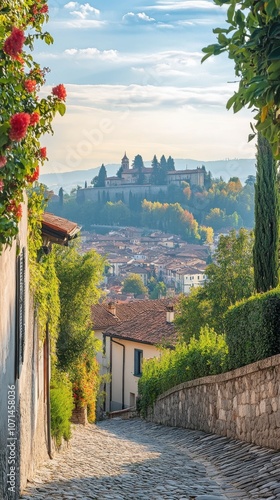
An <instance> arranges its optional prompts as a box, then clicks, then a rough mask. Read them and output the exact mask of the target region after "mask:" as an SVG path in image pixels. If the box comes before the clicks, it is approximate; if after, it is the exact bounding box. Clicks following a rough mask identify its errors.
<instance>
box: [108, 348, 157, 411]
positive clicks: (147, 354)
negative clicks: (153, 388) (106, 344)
mask: <svg viewBox="0 0 280 500" xmlns="http://www.w3.org/2000/svg"><path fill="white" fill-rule="evenodd" d="M113 340H115V341H116V342H119V343H120V344H122V345H123V346H124V350H125V371H124V407H125V408H128V407H129V406H130V404H131V394H135V398H136V397H137V396H138V381H139V377H138V376H135V375H134V350H135V349H139V350H142V351H143V359H149V358H154V357H159V356H160V351H159V350H158V349H157V348H156V347H155V346H153V345H149V344H142V343H140V342H132V341H130V340H123V339H113ZM111 345H112V388H111V391H112V392H111V408H110V410H111V411H114V410H120V409H122V383H123V376H122V373H123V348H122V347H121V346H119V345H118V344H115V343H114V342H112V344H111Z"/></svg>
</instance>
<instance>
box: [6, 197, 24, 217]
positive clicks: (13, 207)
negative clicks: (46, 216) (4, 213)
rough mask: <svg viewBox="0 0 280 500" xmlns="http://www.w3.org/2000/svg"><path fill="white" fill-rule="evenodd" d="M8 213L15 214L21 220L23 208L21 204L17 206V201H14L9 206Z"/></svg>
mask: <svg viewBox="0 0 280 500" xmlns="http://www.w3.org/2000/svg"><path fill="white" fill-rule="evenodd" d="M7 210H8V212H13V214H14V215H15V216H16V217H17V218H18V219H20V218H21V217H22V206H21V204H19V205H17V203H16V201H15V200H12V201H11V202H10V204H9V205H8V206H7Z"/></svg>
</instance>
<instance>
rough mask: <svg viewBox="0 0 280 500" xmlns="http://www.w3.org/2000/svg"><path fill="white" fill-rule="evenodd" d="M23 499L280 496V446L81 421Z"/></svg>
mask: <svg viewBox="0 0 280 500" xmlns="http://www.w3.org/2000/svg"><path fill="white" fill-rule="evenodd" d="M21 499H24V500H31V499H33V500H62V499H65V500H70V499H72V500H76V499H77V500H78V499H81V500H103V499H104V500H163V499H169V500H170V499H173V500H225V499H231V500H239V499H248V500H249V499H266V500H274V499H280V452H275V451H272V450H268V449H263V448H260V447H258V446H253V445H249V444H247V443H242V442H240V441H233V440H229V439H227V438H224V437H220V436H215V435H209V434H205V433H203V432H199V431H191V430H188V429H178V428H174V427H164V426H160V425H155V424H152V423H148V422H145V421H143V420H141V419H131V420H121V419H119V418H118V419H113V420H105V421H103V422H99V423H98V424H97V425H88V426H86V427H83V426H75V428H74V432H73V438H72V440H71V445H70V446H69V447H68V448H67V449H66V450H64V451H63V452H62V453H61V454H58V455H56V457H55V458H54V459H53V460H52V461H49V462H47V463H46V464H45V465H44V466H43V467H42V468H40V470H39V471H38V472H37V475H36V477H35V478H34V480H33V481H32V482H30V483H28V487H27V488H26V490H25V492H24V494H23V495H22V496H21Z"/></svg>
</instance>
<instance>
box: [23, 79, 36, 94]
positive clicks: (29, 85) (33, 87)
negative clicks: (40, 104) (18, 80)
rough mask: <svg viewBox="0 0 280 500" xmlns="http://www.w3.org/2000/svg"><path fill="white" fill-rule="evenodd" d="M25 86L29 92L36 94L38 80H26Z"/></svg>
mask: <svg viewBox="0 0 280 500" xmlns="http://www.w3.org/2000/svg"><path fill="white" fill-rule="evenodd" d="M23 85H24V88H25V90H27V92H34V90H36V85H37V82H36V80H25V82H24V84H23Z"/></svg>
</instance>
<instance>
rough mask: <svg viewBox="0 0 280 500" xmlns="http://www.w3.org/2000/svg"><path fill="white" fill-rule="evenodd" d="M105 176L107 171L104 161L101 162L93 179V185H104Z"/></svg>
mask: <svg viewBox="0 0 280 500" xmlns="http://www.w3.org/2000/svg"><path fill="white" fill-rule="evenodd" d="M106 178H107V171H106V168H105V165H104V163H102V165H101V167H100V169H99V173H98V175H97V176H96V177H94V179H93V184H94V187H105V181H106Z"/></svg>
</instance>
